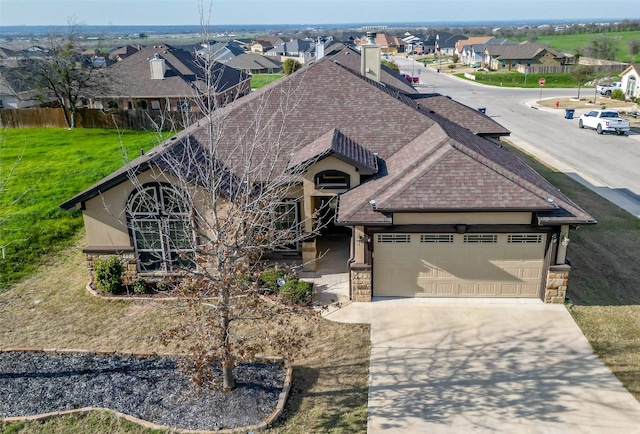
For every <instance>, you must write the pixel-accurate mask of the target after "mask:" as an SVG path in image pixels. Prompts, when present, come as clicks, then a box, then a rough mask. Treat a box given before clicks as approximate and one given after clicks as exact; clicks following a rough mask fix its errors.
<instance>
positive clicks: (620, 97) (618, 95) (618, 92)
mask: <svg viewBox="0 0 640 434" xmlns="http://www.w3.org/2000/svg"><path fill="white" fill-rule="evenodd" d="M611 99H617V100H618V101H624V100H625V97H624V92H623V91H622V90H621V89H616V90H614V91H613V92H611Z"/></svg>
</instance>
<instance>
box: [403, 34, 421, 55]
mask: <svg viewBox="0 0 640 434" xmlns="http://www.w3.org/2000/svg"><path fill="white" fill-rule="evenodd" d="M401 41H402V42H403V44H404V50H405V52H407V53H409V54H416V53H423V52H424V53H426V52H425V51H424V49H423V38H420V37H419V36H415V35H412V34H411V33H409V32H406V33H405V34H404V35H402V39H401Z"/></svg>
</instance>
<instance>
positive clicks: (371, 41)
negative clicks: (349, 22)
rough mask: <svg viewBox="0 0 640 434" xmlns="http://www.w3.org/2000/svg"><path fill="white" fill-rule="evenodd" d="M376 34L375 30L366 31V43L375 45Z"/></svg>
mask: <svg viewBox="0 0 640 434" xmlns="http://www.w3.org/2000/svg"><path fill="white" fill-rule="evenodd" d="M376 36H378V34H377V33H376V32H367V44H369V45H375V44H376Z"/></svg>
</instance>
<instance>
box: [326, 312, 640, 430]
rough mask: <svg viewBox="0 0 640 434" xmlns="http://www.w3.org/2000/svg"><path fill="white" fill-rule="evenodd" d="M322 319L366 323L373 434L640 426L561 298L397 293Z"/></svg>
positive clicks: (637, 410) (638, 407) (628, 399)
mask: <svg viewBox="0 0 640 434" xmlns="http://www.w3.org/2000/svg"><path fill="white" fill-rule="evenodd" d="M327 318H328V319H331V320H334V321H339V322H351V323H358V322H363V323H370V324H371V340H372V348H371V364H370V379H369V416H368V418H369V419H368V432H369V433H379V432H393V433H430V434H435V433H518V434H519V433H563V434H566V433H581V434H585V433H616V434H622V433H638V432H640V404H638V402H637V401H636V400H635V399H634V398H633V397H632V396H631V394H629V393H628V392H627V391H626V390H625V389H624V388H623V387H622V385H621V383H620V382H619V381H618V380H617V379H616V378H615V377H614V376H613V374H611V372H610V371H609V370H608V369H607V368H606V367H605V366H604V365H603V364H602V363H601V362H600V360H599V359H598V358H597V357H596V356H594V355H593V352H592V349H591V346H590V345H589V343H588V342H587V340H586V338H585V337H584V336H583V334H582V332H581V331H580V329H579V328H578V326H577V325H576V324H575V323H574V321H573V319H572V318H571V316H570V315H569V313H568V312H567V310H566V308H565V307H564V306H561V305H560V306H558V305H545V304H542V303H541V302H539V301H538V300H531V301H524V302H520V301H500V300H495V301H493V300H476V301H474V300H455V301H454V300H419V299H393V300H379V301H374V302H373V303H351V304H349V305H347V306H344V307H343V308H342V309H339V310H338V311H335V312H332V313H330V314H329V315H328V316H327Z"/></svg>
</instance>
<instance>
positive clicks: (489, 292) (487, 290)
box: [477, 283, 498, 297]
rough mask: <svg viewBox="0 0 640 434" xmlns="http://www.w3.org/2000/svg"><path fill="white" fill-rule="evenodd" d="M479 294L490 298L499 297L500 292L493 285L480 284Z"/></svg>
mask: <svg viewBox="0 0 640 434" xmlns="http://www.w3.org/2000/svg"><path fill="white" fill-rule="evenodd" d="M477 294H478V295H479V296H480V297H490V296H495V295H498V291H497V290H496V285H495V284H493V283H479V284H478V292H477Z"/></svg>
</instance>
